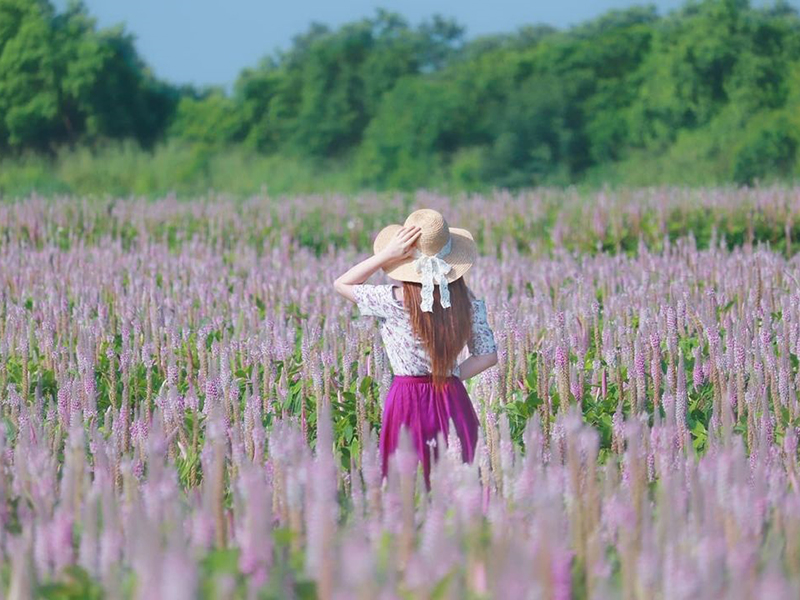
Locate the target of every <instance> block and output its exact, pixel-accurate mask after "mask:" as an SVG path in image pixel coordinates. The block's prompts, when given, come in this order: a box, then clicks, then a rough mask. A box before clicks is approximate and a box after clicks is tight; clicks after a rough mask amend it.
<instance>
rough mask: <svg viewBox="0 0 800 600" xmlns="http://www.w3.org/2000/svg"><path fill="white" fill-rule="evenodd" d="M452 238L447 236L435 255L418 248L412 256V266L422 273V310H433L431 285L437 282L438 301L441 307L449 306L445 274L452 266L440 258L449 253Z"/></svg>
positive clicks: (448, 290)
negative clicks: (414, 258) (413, 257)
mask: <svg viewBox="0 0 800 600" xmlns="http://www.w3.org/2000/svg"><path fill="white" fill-rule="evenodd" d="M452 248H453V238H452V237H451V238H449V239H448V240H447V243H446V244H445V245H444V247H443V248H442V249H441V250H439V252H437V253H436V254H435V255H433V256H429V255H427V254H423V253H422V252H420V251H419V250H417V251H416V253H415V254H414V256H415V257H416V260H414V268H415V269H416V270H417V273H419V274H421V275H422V304H421V307H422V311H423V312H433V285H434V283H438V284H439V303H440V304H441V305H442V308H450V289H449V288H448V287H447V274H448V273H449V272H450V270H451V269H452V268H453V267H451V266H450V265H449V264H448V263H447V262H445V261H444V260H442V259H443V258H444V257H445V256H447V255H448V254H450V250H452Z"/></svg>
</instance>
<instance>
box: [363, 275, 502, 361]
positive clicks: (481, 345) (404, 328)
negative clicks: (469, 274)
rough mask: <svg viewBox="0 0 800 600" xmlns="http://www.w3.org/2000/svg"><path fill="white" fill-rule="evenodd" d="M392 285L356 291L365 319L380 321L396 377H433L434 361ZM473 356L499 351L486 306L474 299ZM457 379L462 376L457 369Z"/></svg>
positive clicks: (470, 344) (471, 339)
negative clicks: (431, 375)
mask: <svg viewBox="0 0 800 600" xmlns="http://www.w3.org/2000/svg"><path fill="white" fill-rule="evenodd" d="M394 287H395V286H394V285H392V284H387V285H369V284H362V285H357V286H355V287H354V288H353V294H354V295H355V297H356V303H357V305H358V310H359V312H360V313H361V315H362V316H372V317H378V326H379V327H378V329H379V331H380V334H381V338H382V339H383V345H384V347H385V348H386V355H387V357H388V358H389V364H390V365H391V366H392V371H393V372H394V374H395V375H413V376H419V375H430V373H431V360H430V357H429V356H428V351H427V350H426V349H425V346H424V344H423V343H422V341H421V340H420V339H418V338H417V337H416V336H415V335H414V332H413V330H412V329H411V320H410V319H409V316H408V312H407V311H406V309H405V308H404V307H403V305H402V304H401V303H400V302H398V300H397V299H396V298H395V297H394V291H393V288H394ZM467 348H468V349H469V352H470V354H471V355H473V356H475V355H481V354H491V353H492V352H495V351H496V350H497V344H496V343H495V339H494V333H493V332H492V329H491V328H490V327H489V323H488V322H487V320H486V304H485V303H484V302H483V300H477V299H474V298H473V299H472V335H471V336H470V338H469V340H468V342H467ZM452 374H453V375H456V376H458V375H459V370H458V366H456V367H455V368H454V369H453V371H452Z"/></svg>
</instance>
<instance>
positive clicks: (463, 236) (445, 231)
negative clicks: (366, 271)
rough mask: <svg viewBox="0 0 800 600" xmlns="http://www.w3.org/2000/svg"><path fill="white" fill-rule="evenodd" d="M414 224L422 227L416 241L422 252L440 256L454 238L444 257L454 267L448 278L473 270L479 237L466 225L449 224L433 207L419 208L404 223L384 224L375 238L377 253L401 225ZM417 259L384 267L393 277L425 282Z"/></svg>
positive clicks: (449, 280) (447, 275)
mask: <svg viewBox="0 0 800 600" xmlns="http://www.w3.org/2000/svg"><path fill="white" fill-rule="evenodd" d="M414 225H416V226H418V227H420V228H421V229H422V233H421V234H420V236H419V239H417V244H416V248H417V250H418V252H419V254H422V255H425V256H436V255H437V254H438V253H440V252H441V251H442V250H443V249H444V247H445V246H446V245H447V242H448V240H449V241H450V252H449V253H447V254H446V255H444V256H442V257H441V258H442V260H444V261H445V262H446V263H447V264H449V265H450V270H449V272H448V273H447V274H446V278H447V281H448V282H453V281H455V280H456V279H458V278H459V277H462V276H463V275H464V273H466V272H467V271H469V269H470V267H471V266H472V264H473V263H474V262H475V258H476V257H477V255H478V248H477V246H476V245H475V240H473V239H472V234H471V233H470V232H469V231H467V230H466V229H457V228H455V227H449V226H448V225H447V221H445V218H444V217H443V216H442V214H441V213H440V212H438V211H435V210H432V209H430V208H423V209H420V210H415V211H414V212H413V213H411V214H410V215H409V216H408V218H407V219H406V222H405V223H404V224H403V225H389V226H387V227H384V228H383V229H382V230H381V232H380V233H379V234H378V235H377V237H376V238H375V243H374V244H373V249H374V250H375V253H376V254H377V253H378V252H380V251H381V250H383V249H384V248H385V247H386V245H387V244H388V243H389V241H390V240H391V239H392V237H393V236H394V235H395V233H397V230H398V229H400V228H401V227H403V226H405V227H409V226H414ZM414 261H415V258H414V257H410V258H404V259H401V260H399V261H396V262H393V263H390V264H388V265H385V266H384V268H383V270H384V271H385V272H386V274H387V275H388V276H389V277H391V278H392V279H396V280H398V281H413V282H416V283H422V274H421V273H420V272H418V271H417V268H416V266H415V265H414Z"/></svg>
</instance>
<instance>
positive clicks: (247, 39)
mask: <svg viewBox="0 0 800 600" xmlns="http://www.w3.org/2000/svg"><path fill="white" fill-rule="evenodd" d="M84 1H85V4H86V5H87V6H88V7H89V10H90V12H91V13H92V15H94V16H95V17H96V18H97V20H98V24H99V25H100V26H101V27H104V26H108V25H114V24H117V23H125V25H126V28H127V30H128V31H130V32H132V33H133V34H134V35H135V36H136V39H137V44H136V45H137V48H138V49H139V52H140V53H141V54H142V56H143V57H144V59H145V60H146V61H147V62H148V63H149V64H150V66H151V67H153V69H154V71H155V73H156V74H157V75H158V76H159V77H163V78H165V79H167V80H169V81H172V82H175V83H193V84H197V85H223V86H226V87H227V86H230V84H232V83H233V81H234V80H235V79H236V76H237V74H238V73H239V71H240V70H241V69H242V68H243V67H246V66H251V65H254V64H256V63H257V62H258V60H259V59H260V58H261V57H263V56H264V55H266V54H271V53H272V52H273V51H274V50H276V49H278V48H286V47H287V46H288V45H289V43H290V41H291V39H292V37H293V36H294V35H295V34H297V33H300V32H303V31H305V30H306V29H307V27H308V25H309V23H311V22H312V21H318V22H321V23H325V24H327V25H330V26H334V27H335V26H337V25H341V24H342V23H346V22H348V21H353V20H356V19H359V18H362V17H365V16H371V15H373V14H374V13H375V10H376V9H377V8H378V7H382V8H386V9H387V10H390V11H393V12H399V13H401V14H402V15H404V16H405V17H406V18H407V19H408V20H409V21H410V22H411V23H412V24H417V23H419V22H420V21H421V20H423V19H425V18H427V17H430V16H431V15H433V14H436V13H439V14H442V15H444V16H448V17H453V18H455V19H456V20H457V21H458V22H459V23H461V24H462V25H464V26H466V28H467V36H468V37H475V36H479V35H483V34H490V33H502V32H509V31H514V30H515V29H517V28H518V27H519V26H521V25H526V24H531V23H548V24H551V25H555V26H557V27H568V26H569V25H574V24H576V23H580V22H581V21H584V20H586V19H589V18H592V17H594V16H597V15H599V14H602V13H604V12H606V11H607V10H609V9H612V8H625V7H628V6H634V5H641V4H646V3H647V2H645V1H638V2H637V1H635V0H556V1H555V2H552V1H551V2H545V1H544V0H490V1H487V0H385V1H383V2H374V1H371V0H288V1H287V0H284V1H281V2H277V1H276V0H84ZM764 2H768V3H771V2H769V0H762V1H761V2H758V0H755V1H754V2H753V3H754V4H756V3H758V4H763V3H764ZM66 3H67V0H56V2H55V4H56V6H59V7H63V6H65V5H66ZM653 3H654V4H655V5H656V6H658V8H659V10H660V11H661V12H662V13H664V12H667V11H669V10H672V9H674V8H677V7H679V6H681V5H682V4H683V0H654V1H653ZM792 4H794V5H800V0H792Z"/></svg>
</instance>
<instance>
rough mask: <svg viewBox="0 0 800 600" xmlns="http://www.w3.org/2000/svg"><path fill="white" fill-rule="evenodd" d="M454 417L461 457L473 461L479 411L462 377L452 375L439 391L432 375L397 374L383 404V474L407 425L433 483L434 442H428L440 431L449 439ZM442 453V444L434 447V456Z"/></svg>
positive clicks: (428, 481) (418, 454)
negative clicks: (475, 407)
mask: <svg viewBox="0 0 800 600" xmlns="http://www.w3.org/2000/svg"><path fill="white" fill-rule="evenodd" d="M451 419H452V421H453V429H454V430H455V433H456V434H457V435H458V439H459V440H460V442H461V457H462V458H463V459H464V461H465V462H472V459H473V458H474V456H475V445H476V443H477V442H478V415H476V414H475V409H474V408H473V407H472V402H471V401H470V399H469V395H468V394H467V390H466V389H465V388H464V384H463V383H462V382H461V380H460V379H459V378H458V377H450V378H448V380H447V383H446V384H445V387H444V389H443V390H440V391H437V390H436V389H435V388H434V386H433V381H432V378H431V377H430V376H423V377H410V376H395V378H394V379H393V380H392V385H391V387H390V388H389V394H388V395H387V396H386V405H385V406H384V408H383V423H382V425H381V441H380V448H381V460H382V466H383V476H384V477H386V474H387V472H388V467H389V457H390V456H391V455H392V452H394V451H395V449H396V448H397V443H398V441H399V439H400V429H401V427H406V428H408V430H409V433H410V434H411V440H412V442H413V443H414V448H416V450H417V457H418V458H419V460H420V461H422V469H423V472H424V474H425V483H426V485H428V486H430V470H431V446H430V444H428V442H429V441H430V440H433V439H436V435H437V434H438V433H439V432H442V437H443V438H444V439H445V442H446V441H447V440H446V437H447V433H448V430H449V428H450V420H451ZM438 456H439V453H438V448H436V447H434V448H433V458H434V460H435V459H437V458H438Z"/></svg>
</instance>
